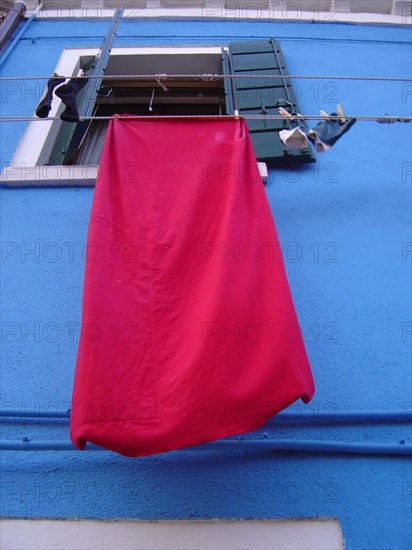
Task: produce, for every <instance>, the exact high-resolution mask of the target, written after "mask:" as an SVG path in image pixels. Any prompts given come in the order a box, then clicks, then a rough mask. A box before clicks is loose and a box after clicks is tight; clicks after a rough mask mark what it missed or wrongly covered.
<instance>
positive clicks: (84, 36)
mask: <svg viewBox="0 0 412 550" xmlns="http://www.w3.org/2000/svg"><path fill="white" fill-rule="evenodd" d="M107 26H108V22H107V21H101V22H90V21H87V22H77V21H76V23H73V22H70V21H43V22H35V23H34V24H33V25H32V26H31V27H30V29H29V31H28V32H27V34H26V35H25V37H24V39H22V40H21V41H20V43H19V45H18V47H17V48H16V50H15V51H14V52H13V54H12V55H11V56H10V58H9V59H8V61H7V62H6V64H5V66H4V71H3V73H2V76H28V75H30V76H39V75H48V74H50V73H51V72H52V71H53V69H54V68H55V66H56V64H57V61H58V59H59V58H60V55H61V53H62V51H63V48H65V47H85V46H99V45H100V44H101V41H102V39H103V37H104V35H105V32H106V29H107ZM267 36H274V37H276V38H278V40H279V41H280V43H281V46H282V48H283V51H284V54H285V57H286V61H287V64H288V68H289V71H290V73H291V74H296V75H305V74H306V75H354V76H356V75H358V76H359V75H360V76H362V75H371V76H386V77H389V76H391V77H407V76H410V73H411V66H410V63H411V58H410V32H409V30H407V29H402V28H395V27H373V26H356V25H343V24H330V25H326V24H303V23H264V22H262V23H242V22H231V23H228V22H226V23H220V22H214V23H212V22H209V23H206V22H200V21H198V22H193V21H192V22H182V21H181V22H167V21H164V22H142V21H140V22H137V21H135V22H125V23H123V24H122V26H121V28H120V32H119V36H118V38H117V42H116V45H152V44H165V45H167V44H176V45H177V44H227V43H228V42H230V41H231V40H232V39H247V38H251V37H256V38H258V37H267ZM56 37H58V38H56ZM0 84H1V92H2V93H1V101H2V102H1V110H2V115H3V116H12V115H18V116H24V115H29V116H30V115H32V113H33V111H34V109H35V106H36V104H37V101H38V99H39V97H40V95H41V93H42V89H43V86H44V81H26V82H18V83H17V85H15V87H12V84H10V83H8V82H6V81H2V82H0ZM295 88H296V91H297V95H298V97H299V101H300V106H301V109H302V111H303V112H304V113H307V114H312V113H317V112H318V111H319V109H324V110H327V111H331V110H333V109H335V106H336V103H337V102H338V101H339V102H341V103H342V104H343V106H344V108H345V111H346V112H347V113H350V114H355V115H356V114H357V115H379V116H381V115H383V114H384V113H385V112H387V113H389V114H394V115H400V116H402V115H403V116H410V110H411V95H407V93H406V92H407V87H406V86H405V84H404V83H402V82H368V81H341V80H333V79H330V80H327V81H319V80H299V81H298V80H296V81H295ZM25 126H26V125H25V124H24V123H13V124H11V123H3V125H2V130H1V132H2V134H1V137H2V158H1V162H2V166H5V165H7V163H8V162H10V160H11V158H12V156H13V152H14V150H15V148H16V146H17V143H18V140H19V139H20V137H21V135H22V133H23V131H24V129H25ZM410 146H411V127H410V125H408V124H393V125H380V124H378V123H376V122H361V121H359V122H358V123H357V124H356V125H355V126H354V127H353V129H352V130H351V131H350V133H349V134H348V135H347V136H345V137H344V138H343V139H342V140H341V141H340V142H339V144H337V146H336V147H335V148H334V149H332V150H331V151H330V152H329V153H327V154H325V155H318V162H317V163H316V164H315V165H311V166H309V167H304V168H300V169H299V170H297V171H290V172H288V171H284V170H281V169H279V170H273V171H271V173H270V180H269V182H268V184H267V186H266V191H267V196H268V199H269V201H270V205H271V208H272V212H273V216H274V219H275V223H276V226H277V229H278V233H279V238H280V241H281V244H282V246H283V251H284V258H285V265H286V269H287V274H288V277H289V281H290V285H291V290H292V294H293V297H294V300H295V304H296V308H297V312H298V316H299V319H300V323H301V327H302V331H303V335H304V339H305V342H306V346H307V350H308V354H309V358H310V361H311V365H312V370H313V374H314V378H315V383H316V394H315V397H314V399H313V401H312V402H311V403H310V404H309V405H308V406H306V407H305V410H308V411H313V413H314V421H313V423H312V424H311V425H307V426H306V427H302V426H300V427H299V426H296V425H292V424H287V423H286V424H279V423H278V422H276V421H271V422H270V423H268V424H267V426H265V431H267V432H268V433H269V435H270V436H271V437H280V438H283V437H286V438H289V437H291V438H293V437H300V438H308V439H310V438H316V439H331V440H345V441H346V440H348V441H352V440H353V441H363V442H368V441H380V442H388V443H392V444H397V443H398V442H399V441H400V440H405V441H406V442H409V443H410V438H411V431H410V426H408V425H393V424H374V425H363V426H354V425H345V426H341V427H338V426H336V425H335V426H333V425H332V426H325V425H322V424H321V423H319V422H318V421H317V419H316V412H317V411H322V410H325V411H328V410H330V411H339V410H370V409H375V410H382V411H383V410H395V409H396V410H399V411H402V410H410V408H411V402H412V396H411V377H410V347H411V346H410V344H411V334H410V326H411V325H410V323H411V309H410V304H411V296H410V280H409V276H410V268H411V261H412V257H411V256H410V255H409V256H408V255H407V251H408V250H409V251H410V248H409V247H408V246H409V245H407V244H404V243H410V242H411V233H410V217H411V194H410V190H411V178H412V176H411V175H410V173H411V164H410V161H411V157H410ZM92 195H93V190H91V189H69V188H65V189H63V188H62V189H20V190H2V196H1V209H2V214H3V221H2V252H3V254H2V264H1V267H2V298H3V300H2V301H3V304H2V347H3V351H2V359H3V367H2V384H1V407H2V408H12V407H15V408H22V407H26V408H30V409H32V408H41V409H44V408H47V407H49V408H50V409H53V408H55V409H57V410H66V409H67V408H68V407H69V402H70V397H71V389H72V381H73V374H74V364H75V358H76V351H77V337H78V329H79V320H80V311H81V292H82V280H83V268H84V245H85V238H86V230H87V225H88V216H89V212H90V206H91V201H92ZM30 251H33V252H32V253H30ZM30 331H32V332H30ZM408 331H409V332H408ZM302 408H303V405H302V404H299V403H297V404H296V405H294V406H293V407H292V408H291V409H292V410H301V409H302ZM5 432H6V437H10V438H17V437H23V436H32V437H35V438H39V439H48V438H56V439H67V438H68V429H67V424H66V423H64V422H58V421H52V422H50V421H40V422H37V424H36V425H34V424H33V423H32V422H31V421H29V420H25V421H22V422H21V423H20V424H18V425H16V424H11V423H10V424H9V423H6V425H5ZM411 474H412V472H411V465H410V463H409V462H408V461H407V459H405V458H401V457H390V456H387V457H384V456H382V457H381V456H375V457H362V456H356V455H354V456H351V455H346V456H345V455H316V454H312V455H311V454H305V453H288V452H283V453H269V452H259V453H246V452H235V453H223V452H172V453H168V454H165V455H159V456H154V457H148V458H142V459H127V458H124V457H121V456H117V455H114V454H112V453H108V452H107V453H91V452H90V453H87V452H86V453H80V452H67V453H66V452H38V453H34V452H28V453H13V452H8V453H5V455H4V458H3V464H2V513H3V515H4V516H7V517H51V518H66V517H82V518H209V517H219V518H228V517H229V518H232V517H237V518H250V517H254V518H288V517H293V518H304V517H335V518H338V519H339V520H340V522H341V524H342V528H343V534H344V537H345V540H346V545H347V548H348V549H349V550H355V549H356V550H359V549H372V548H373V549H374V550H375V549H382V550H383V549H385V550H387V549H388V548H391V549H396V550H404V549H407V548H409V547H410V544H411V523H410V516H411V505H412V483H411Z"/></svg>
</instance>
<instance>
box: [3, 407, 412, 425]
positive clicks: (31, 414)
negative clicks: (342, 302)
mask: <svg viewBox="0 0 412 550" xmlns="http://www.w3.org/2000/svg"><path fill="white" fill-rule="evenodd" d="M0 417H12V418H35V419H36V418H50V419H53V418H63V419H67V420H69V418H70V410H67V411H40V410H30V409H22V410H20V411H13V410H1V411H0ZM297 421H300V422H302V423H303V422H311V423H316V422H319V423H333V422H364V423H368V422H411V421H412V411H336V412H334V411H315V412H313V411H302V412H296V413H294V412H283V413H279V414H277V415H275V416H274V417H273V418H272V419H271V420H270V422H271V423H274V424H276V423H282V422H297Z"/></svg>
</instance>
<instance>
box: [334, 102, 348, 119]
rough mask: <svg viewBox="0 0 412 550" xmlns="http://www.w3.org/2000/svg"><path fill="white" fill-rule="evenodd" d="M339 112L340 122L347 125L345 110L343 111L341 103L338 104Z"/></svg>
mask: <svg viewBox="0 0 412 550" xmlns="http://www.w3.org/2000/svg"><path fill="white" fill-rule="evenodd" d="M336 108H337V110H338V114H339V116H340V121H341V123H342V124H345V122H346V118H345V114H344V112H343V109H342V105H341V104H340V103H338V104H337V106H336Z"/></svg>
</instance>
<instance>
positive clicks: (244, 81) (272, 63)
mask: <svg viewBox="0 0 412 550" xmlns="http://www.w3.org/2000/svg"><path fill="white" fill-rule="evenodd" d="M228 51H229V55H228V56H227V58H226V60H224V61H225V62H224V63H223V66H224V70H225V71H226V73H229V74H233V75H235V76H236V75H239V76H240V75H254V74H255V75H268V78H267V79H266V78H256V79H254V78H231V79H225V80H227V81H229V82H228V83H227V84H226V93H227V97H229V96H230V95H231V94H232V95H233V101H228V102H227V111H228V113H229V114H231V113H233V112H234V110H236V109H237V110H238V111H239V114H240V116H244V115H262V114H267V115H278V114H279V112H278V107H279V106H284V107H287V104H286V103H283V102H282V101H281V100H282V99H283V100H286V101H290V102H291V103H293V105H294V107H295V110H296V111H298V112H300V109H299V105H298V103H297V99H296V96H295V93H294V91H293V88H292V86H291V82H290V79H285V78H273V76H282V75H286V74H289V73H288V71H287V68H286V64H285V61H284V58H283V54H282V51H281V48H280V46H279V44H278V43H277V42H276V40H273V39H267V40H245V41H241V42H232V43H231V44H229V48H228ZM228 88H231V93H229V91H228ZM279 101H280V103H278V102H279ZM246 122H247V125H248V128H249V131H250V136H251V139H252V143H253V146H254V149H255V154H256V158H257V160H258V161H261V162H266V164H267V165H268V166H288V165H295V164H302V163H307V162H316V161H315V157H314V156H313V153H312V151H311V149H310V147H309V148H308V149H304V150H303V151H292V150H290V149H288V148H287V147H286V146H285V145H284V144H283V143H282V142H281V141H280V139H279V132H280V130H283V129H285V128H287V123H286V121H283V120H270V119H269V120H246Z"/></svg>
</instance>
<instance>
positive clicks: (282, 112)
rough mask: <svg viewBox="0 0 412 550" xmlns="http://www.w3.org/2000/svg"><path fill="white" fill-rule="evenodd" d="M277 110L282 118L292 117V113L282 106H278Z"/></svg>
mask: <svg viewBox="0 0 412 550" xmlns="http://www.w3.org/2000/svg"><path fill="white" fill-rule="evenodd" d="M278 111H279V114H280V115H281V116H283V118H287V119H291V118H293V117H292V115H291V114H290V113H289V111H287V110H286V109H284V108H283V107H279V109H278Z"/></svg>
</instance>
